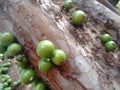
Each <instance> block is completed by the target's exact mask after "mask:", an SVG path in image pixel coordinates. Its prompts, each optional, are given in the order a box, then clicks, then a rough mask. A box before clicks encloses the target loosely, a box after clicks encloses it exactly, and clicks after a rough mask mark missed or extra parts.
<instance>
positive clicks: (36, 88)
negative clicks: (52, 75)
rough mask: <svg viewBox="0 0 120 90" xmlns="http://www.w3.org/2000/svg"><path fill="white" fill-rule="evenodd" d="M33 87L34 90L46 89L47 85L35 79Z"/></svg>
mask: <svg viewBox="0 0 120 90" xmlns="http://www.w3.org/2000/svg"><path fill="white" fill-rule="evenodd" d="M32 89H33V90H46V86H45V84H44V83H43V82H40V81H35V82H34V83H32Z"/></svg>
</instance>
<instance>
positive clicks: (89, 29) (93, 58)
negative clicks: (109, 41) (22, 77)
mask: <svg viewBox="0 0 120 90" xmlns="http://www.w3.org/2000/svg"><path fill="white" fill-rule="evenodd" d="M74 1H75V2H76V1H77V0H74ZM81 1H82V0H79V2H81ZM86 1H88V2H87V3H85V4H84V6H82V5H83V4H82V5H81V3H78V4H79V5H81V6H82V7H81V9H83V7H86V8H85V9H83V10H84V11H87V12H86V13H88V22H87V23H86V24H85V25H84V26H83V27H82V28H77V29H76V28H75V27H73V26H72V24H71V23H69V22H70V20H69V19H68V17H70V15H71V12H72V11H71V12H69V13H68V14H67V13H66V12H64V11H63V12H60V11H61V9H60V8H61V6H60V4H62V1H59V0H57V1H55V0H53V1H52V0H41V1H40V2H39V4H36V1H34V0H6V1H4V0H0V3H1V4H0V5H1V8H0V31H2V32H4V31H10V32H12V33H13V34H14V35H15V36H16V37H17V39H18V41H19V42H20V43H21V44H22V45H23V50H24V53H26V55H27V56H28V58H29V60H30V62H31V64H32V66H33V67H34V69H35V70H36V72H37V74H38V76H40V77H41V78H42V79H43V80H44V81H45V82H46V84H48V85H49V87H50V88H51V89H52V90H114V89H116V90H119V89H120V87H119V83H118V82H117V81H119V79H117V80H116V77H117V78H119V73H120V72H119V65H120V58H119V56H120V52H119V50H118V49H117V50H116V51H115V52H114V53H111V52H110V53H107V52H106V51H105V50H104V48H103V46H102V44H101V42H100V41H99V37H100V35H101V32H102V31H103V29H104V30H107V29H108V28H106V26H105V25H104V24H105V23H107V20H114V23H112V25H113V27H117V29H118V28H119V25H120V22H119V21H120V20H119V19H120V16H118V15H117V14H115V13H113V12H112V11H110V10H109V9H106V7H104V6H102V5H100V4H99V3H98V2H97V1H95V0H93V1H92V0H86ZM95 2H96V3H97V4H96V3H95ZM83 3H84V2H83ZM89 4H90V5H91V7H90V6H89ZM98 4H99V5H100V6H98ZM94 5H96V6H94ZM97 6H98V7H99V9H98V7H97ZM101 7H102V8H105V9H102V8H101ZM88 9H89V10H88ZM95 10H96V11H97V10H100V13H103V12H105V13H104V14H102V16H98V13H99V11H98V12H96V11H95ZM109 13H110V14H109ZM110 15H113V16H114V17H117V19H116V18H114V17H113V16H112V17H111V16H110ZM108 24H109V23H108ZM114 24H115V25H114ZM110 25H111V23H110ZM110 29H111V28H110ZM115 29H116V28H115ZM112 30H113V28H112ZM108 32H109V31H108ZM113 34H114V33H112V35H113ZM43 39H48V40H51V41H52V42H53V43H54V44H55V47H56V48H59V49H62V50H64V51H65V52H66V54H67V62H66V63H65V64H64V65H62V66H58V67H56V66H55V67H54V68H52V70H50V72H48V73H41V72H40V71H39V70H38V67H37V64H38V61H39V60H40V57H38V56H37V54H36V50H35V49H36V44H37V43H38V42H39V41H40V40H43ZM115 39H116V35H115ZM109 59H110V60H109ZM113 66H114V68H112V67H113ZM113 72H115V75H114V73H113ZM106 75H108V76H106ZM117 85H118V86H117ZM108 88H109V89H108Z"/></svg>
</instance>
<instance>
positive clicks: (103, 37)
mask: <svg viewBox="0 0 120 90" xmlns="http://www.w3.org/2000/svg"><path fill="white" fill-rule="evenodd" d="M100 40H101V41H102V42H103V43H106V42H108V41H111V36H110V35H109V34H103V35H102V36H101V37H100Z"/></svg>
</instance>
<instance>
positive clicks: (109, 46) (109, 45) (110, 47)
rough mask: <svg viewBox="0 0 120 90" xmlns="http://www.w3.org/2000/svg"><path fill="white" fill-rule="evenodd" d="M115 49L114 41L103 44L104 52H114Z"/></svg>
mask: <svg viewBox="0 0 120 90" xmlns="http://www.w3.org/2000/svg"><path fill="white" fill-rule="evenodd" d="M116 48H117V45H116V43H115V42H114V41H108V42H106V43H105V49H106V51H114V50H115V49H116Z"/></svg>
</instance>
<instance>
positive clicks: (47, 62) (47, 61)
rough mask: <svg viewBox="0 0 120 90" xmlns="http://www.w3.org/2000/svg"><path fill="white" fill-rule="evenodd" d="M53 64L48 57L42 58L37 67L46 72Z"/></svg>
mask: <svg viewBox="0 0 120 90" xmlns="http://www.w3.org/2000/svg"><path fill="white" fill-rule="evenodd" d="M52 66H53V64H52V62H51V60H50V59H49V58H42V59H41V60H40V61H39V63H38V68H39V70H40V71H41V72H43V73H45V72H48V71H49V70H50V69H51V68H52Z"/></svg>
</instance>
